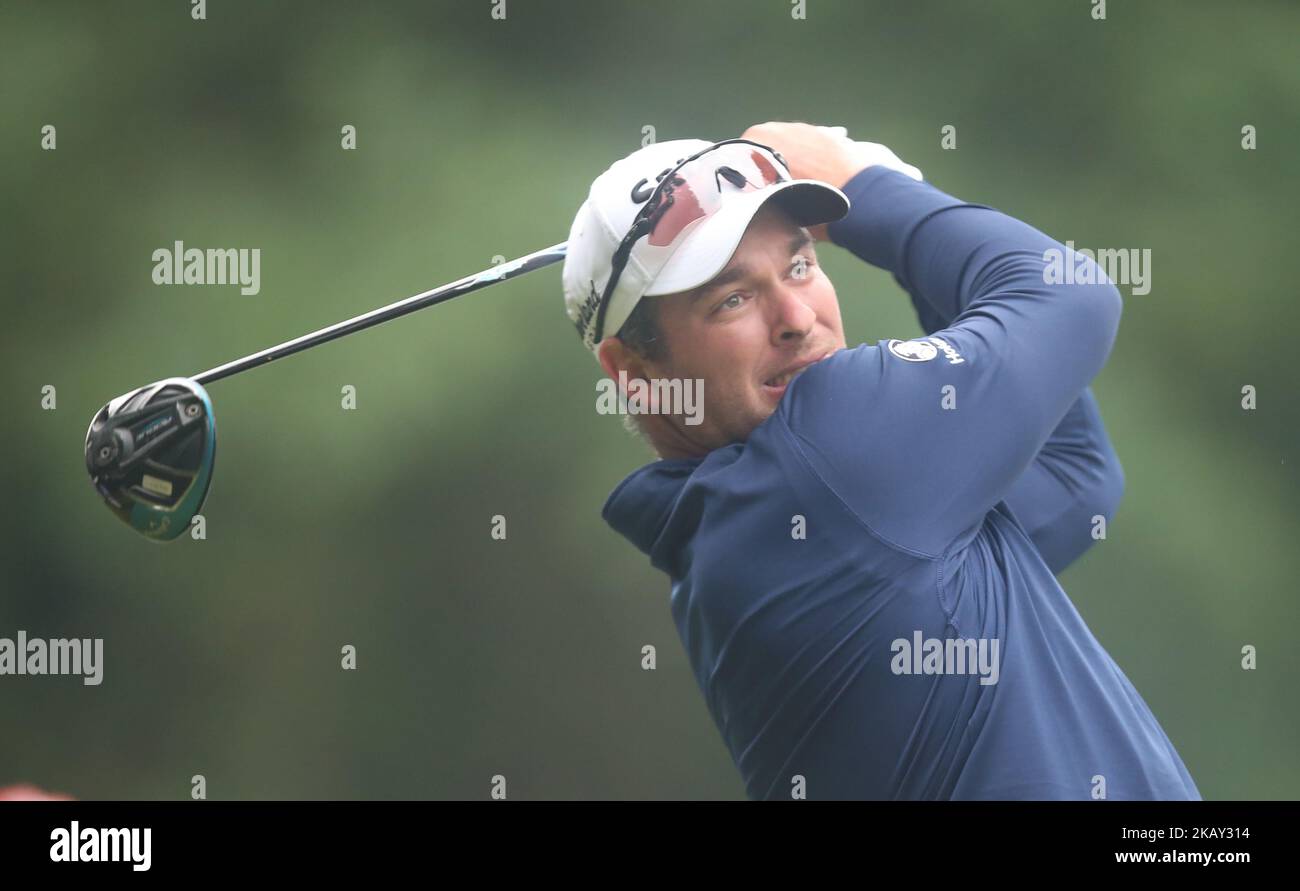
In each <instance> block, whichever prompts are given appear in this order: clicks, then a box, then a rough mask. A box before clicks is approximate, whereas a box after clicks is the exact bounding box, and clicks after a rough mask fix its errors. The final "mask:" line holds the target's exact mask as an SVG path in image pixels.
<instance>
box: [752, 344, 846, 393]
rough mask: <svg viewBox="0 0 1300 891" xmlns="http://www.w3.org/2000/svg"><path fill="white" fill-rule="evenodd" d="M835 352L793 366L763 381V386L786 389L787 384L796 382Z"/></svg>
mask: <svg viewBox="0 0 1300 891" xmlns="http://www.w3.org/2000/svg"><path fill="white" fill-rule="evenodd" d="M834 352H835V351H834V350H831V352H830V353H826V355H824V356H820V357H818V358H816V359H811V360H808V361H805V362H800V363H799V364H797V365H793V366H791V367H790V368H787V369H786V370H785V371H783V372H781V373H780V374H778V375H777V376H776V377H772V378H768V379H767V380H765V381H763V386H765V387H775V388H777V389H780V388H781V387H784V386H785V385H786V384H788V383H790V381H792V380H794V379H795V378H796V377H798V376H799V375H801V374H803V373H804V372H805V371H807V370H808V369H809V368H811V367H812V366H814V365H816V364H817V363H818V362H820V361H822V359H826V358H828V357H829V356H830V355H831V353H834Z"/></svg>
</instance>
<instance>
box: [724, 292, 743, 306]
mask: <svg viewBox="0 0 1300 891" xmlns="http://www.w3.org/2000/svg"><path fill="white" fill-rule="evenodd" d="M744 300H745V295H744V294H742V293H740V292H739V291H737V292H736V293H734V294H728V295H727V297H726V299H725V300H723V301H722V302H721V303H719V304H718V309H735V308H736V307H737V306H740V304H741V303H743V302H744Z"/></svg>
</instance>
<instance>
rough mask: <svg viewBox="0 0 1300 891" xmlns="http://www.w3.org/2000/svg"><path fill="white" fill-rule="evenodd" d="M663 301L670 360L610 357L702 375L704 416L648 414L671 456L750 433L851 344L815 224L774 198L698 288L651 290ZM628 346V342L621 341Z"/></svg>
mask: <svg viewBox="0 0 1300 891" xmlns="http://www.w3.org/2000/svg"><path fill="white" fill-rule="evenodd" d="M644 299H647V300H655V301H657V302H658V304H659V306H658V320H659V328H660V330H661V331H662V334H663V339H664V342H665V343H666V345H667V355H666V357H664V358H663V359H661V360H660V361H650V360H640V359H639V357H637V356H635V354H633V353H631V352H630V351H628V350H625V349H621V348H620V349H617V350H616V351H611V355H613V354H614V353H615V352H616V353H617V354H619V355H620V356H622V357H623V358H624V359H626V361H614V362H612V363H606V362H605V357H604V355H603V352H602V364H605V368H606V371H611V366H613V369H614V374H616V373H617V371H616V369H617V367H626V368H627V369H628V371H629V377H643V378H679V379H695V378H698V379H702V380H703V381H704V391H703V392H704V396H703V420H702V421H701V422H700V423H699V424H697V425H694V426H692V425H687V424H685V423H684V419H683V418H682V417H673V416H647V417H646V418H644V420H645V421H646V422H647V427H646V431H647V434H648V435H649V437H650V439H651V441H652V443H654V444H655V446H656V448H657V449H658V450H659V452H660V454H661V455H664V456H665V457H673V456H678V455H691V456H699V455H704V454H707V453H708V452H710V451H712V450H713V449H716V448H719V447H720V446H724V445H727V444H729V443H732V442H741V441H744V440H745V439H747V438H748V437H749V434H750V433H751V432H753V430H754V428H756V427H757V426H758V425H759V424H761V423H762V422H763V421H764V420H766V419H767V418H768V416H769V415H771V414H772V412H774V411H775V410H776V407H777V403H778V402H780V400H781V396H782V395H783V394H784V393H785V390H786V386H787V384H788V383H789V380H790V377H791V372H795V373H797V372H798V371H799V370H801V369H802V368H804V367H807V366H808V365H810V364H812V363H814V362H818V361H820V360H822V359H824V358H826V357H827V356H829V355H830V354H831V353H833V352H835V351H836V350H840V349H843V348H844V346H845V341H844V328H843V325H842V323H841V321H840V306H839V301H838V299H837V298H836V296H835V288H834V286H833V285H832V284H831V281H830V279H828V278H827V277H826V275H825V274H824V273H823V272H822V269H821V267H820V266H819V265H818V264H817V257H816V254H815V252H814V249H813V242H812V240H811V238H810V237H809V235H808V232H807V230H805V229H803V228H801V227H799V226H797V225H795V223H794V222H793V221H792V220H791V219H790V217H789V216H787V215H786V214H785V212H784V211H782V210H781V209H780V208H779V207H778V206H777V205H776V204H775V203H773V202H769V203H767V204H765V205H764V206H763V208H762V209H761V210H760V211H759V212H758V214H756V215H755V216H754V218H753V220H751V221H750V224H749V228H748V229H747V230H746V232H745V236H744V238H743V239H742V240H741V242H740V245H739V246H738V247H737V248H736V252H735V253H734V254H733V255H732V257H731V260H730V262H729V263H728V264H727V265H726V267H724V269H723V270H722V272H721V273H719V274H718V275H717V276H715V277H714V279H713V280H712V281H710V282H708V283H707V284H705V285H702V286H701V287H699V288H696V289H694V290H692V291H684V292H681V293H677V294H668V295H664V296H661V297H647V298H644ZM619 346H620V347H621V345H619Z"/></svg>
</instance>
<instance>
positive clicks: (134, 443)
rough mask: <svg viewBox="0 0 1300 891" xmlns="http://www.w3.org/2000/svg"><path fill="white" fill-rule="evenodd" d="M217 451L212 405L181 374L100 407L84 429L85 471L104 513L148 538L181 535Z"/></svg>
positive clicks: (209, 475) (195, 509)
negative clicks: (110, 513)
mask: <svg viewBox="0 0 1300 891" xmlns="http://www.w3.org/2000/svg"><path fill="white" fill-rule="evenodd" d="M216 450H217V428H216V419H215V417H214V416H213V413H212V400H211V399H209V398H208V393H207V391H206V390H204V389H203V387H202V386H201V385H199V384H198V383H196V382H194V381H192V380H189V379H188V378H183V377H172V378H167V379H166V380H161V381H157V382H156V383H152V384H149V385H148V386H145V387H140V388H139V389H138V390H132V391H131V392H129V393H124V394H123V395H121V396H119V397H117V398H116V399H114V400H113V401H111V402H109V403H108V404H107V405H105V406H104V407H103V408H101V409H100V410H99V411H98V413H96V415H95V417H94V418H93V419H92V420H91V422H90V429H89V430H88V431H87V432H86V470H87V471H89V473H90V481H91V483H92V484H93V485H94V486H95V490H96V491H97V492H99V495H100V497H101V498H103V499H104V503H105V504H106V505H108V508H109V510H111V511H112V512H113V513H114V514H116V515H117V516H118V517H119V518H120V519H121V520H122V522H124V523H126V524H127V525H128V526H130V527H131V528H132V529H135V530H136V531H137V532H140V533H141V534H143V535H144V536H145V537H146V538H150V539H153V540H154V541H171V540H172V539H174V538H176V537H178V536H180V535H182V534H183V533H184V532H185V530H187V529H188V528H189V526H190V520H191V519H192V518H193V517H194V515H195V514H197V513H198V512H199V509H200V508H201V507H202V506H203V499H204V498H205V497H207V494H208V484H209V483H210V482H211V480H212V462H213V459H214V458H215V456H216Z"/></svg>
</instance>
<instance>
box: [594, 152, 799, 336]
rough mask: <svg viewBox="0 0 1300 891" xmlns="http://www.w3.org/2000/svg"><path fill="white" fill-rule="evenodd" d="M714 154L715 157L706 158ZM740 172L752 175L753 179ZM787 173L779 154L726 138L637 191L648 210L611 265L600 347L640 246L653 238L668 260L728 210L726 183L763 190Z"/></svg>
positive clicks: (599, 322) (599, 316) (598, 329)
mask: <svg viewBox="0 0 1300 891" xmlns="http://www.w3.org/2000/svg"><path fill="white" fill-rule="evenodd" d="M715 153H716V154H715ZM709 155H712V157H706V156H709ZM697 162H702V163H697ZM728 162H730V163H728ZM739 168H744V169H747V170H749V171H750V175H746V173H744V172H742V170H741V169H739ZM782 168H784V170H785V172H786V173H789V172H790V165H788V164H786V162H785V159H784V158H782V157H781V154H780V153H779V152H777V151H776V150H775V149H773V148H770V147H769V146H766V145H762V144H761V143H757V142H754V141H753V140H749V139H724V140H722V141H721V142H715V143H714V144H713V145H711V146H709V147H708V148H705V149H702V150H701V151H698V152H696V153H695V154H693V155H691V156H690V157H689V158H683V159H682V160H680V161H678V162H677V166H676V167H670V168H666V169H664V170H663V171H661V172H660V173H659V174H658V175H657V176H656V177H655V178H656V180H658V182H657V184H656V185H654V186H653V187H651V186H650V181H649V180H648V179H642V180H641V181H640V182H638V183H637V184H636V185H635V186H633V187H632V200H633V201H645V206H644V207H642V208H641V210H640V211H639V212H638V213H637V215H636V217H635V218H634V219H633V220H632V225H631V226H630V227H628V232H627V235H625V236H623V240H622V241H621V242H619V245H618V248H617V249H616V250H615V251H614V256H613V258H612V259H611V260H610V275H609V281H608V282H606V283H605V289H604V291H603V292H602V293H601V295H600V303H599V309H598V310H597V312H596V326H595V342H596V343H599V342H600V341H601V339H602V338H603V337H604V336H605V334H604V332H605V310H606V309H607V308H608V307H609V303H610V298H611V297H612V296H613V294H614V289H615V288H616V287H617V286H618V280H619V277H620V276H621V275H622V274H623V269H624V268H625V267H626V266H627V262H628V258H629V257H631V255H632V249H633V247H635V246H636V243H637V242H638V241H640V240H641V239H642V238H645V239H647V242H646V243H647V244H648V245H650V246H651V247H652V248H656V249H659V250H661V251H663V252H664V255H665V259H666V257H667V255H669V254H671V253H672V251H673V250H674V249H675V248H676V247H677V244H678V242H679V240H680V239H681V237H682V233H683V232H684V231H685V230H686V228H687V227H688V226H689V225H690V224H691V223H693V222H695V221H696V220H699V219H703V218H704V217H707V216H709V215H710V214H712V213H714V212H715V211H717V209H718V208H719V207H721V206H722V183H723V181H724V180H725V181H726V182H727V183H729V184H730V185H731V186H732V188H733V190H739V191H741V192H748V191H757V190H759V189H764V188H767V187H768V186H771V185H774V184H776V183H781V182H785V181H786V177H785V176H784V175H782V173H781V170H782ZM755 171H756V172H755ZM755 179H756V180H757V181H754V180H755Z"/></svg>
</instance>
